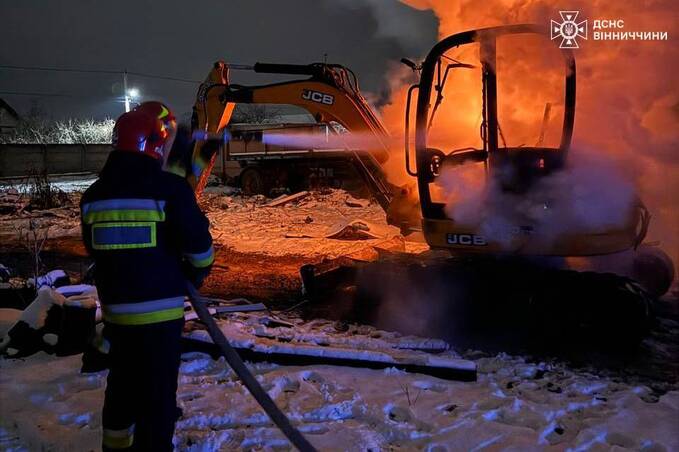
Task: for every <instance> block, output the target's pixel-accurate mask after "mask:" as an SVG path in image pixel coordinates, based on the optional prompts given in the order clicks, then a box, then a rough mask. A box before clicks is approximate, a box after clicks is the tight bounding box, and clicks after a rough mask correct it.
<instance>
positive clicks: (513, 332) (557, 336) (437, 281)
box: [303, 256, 653, 350]
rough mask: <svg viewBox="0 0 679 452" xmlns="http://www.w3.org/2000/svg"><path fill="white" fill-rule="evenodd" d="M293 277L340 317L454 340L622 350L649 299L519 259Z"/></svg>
mask: <svg viewBox="0 0 679 452" xmlns="http://www.w3.org/2000/svg"><path fill="white" fill-rule="evenodd" d="M324 265H326V268H327V266H328V264H327V263H326V264H324ZM303 275H304V277H303V279H305V287H314V288H315V289H316V290H314V291H310V292H309V294H308V295H309V297H311V298H313V299H315V300H316V301H318V302H321V303H332V304H333V305H337V304H338V303H339V305H342V304H344V306H345V309H344V310H343V309H337V312H344V313H345V316H346V317H347V319H349V320H354V321H360V322H365V323H370V324H373V325H375V326H377V327H379V328H382V329H391V330H397V331H400V332H402V333H404V334H427V335H430V336H437V337H441V338H443V339H446V340H449V341H450V342H451V343H453V344H455V345H458V346H467V347H474V346H478V345H479V344H480V343H483V344H484V345H486V344H490V345H491V346H495V345H497V346H504V345H506V344H540V346H544V347H545V348H548V349H550V350H554V349H555V348H561V347H563V348H573V347H575V348H577V347H580V346H583V347H591V346H598V347H602V348H629V347H634V346H636V345H637V344H639V342H640V341H641V340H642V339H643V338H644V336H645V335H646V334H647V333H648V331H649V329H650V327H651V325H652V322H653V312H652V298H651V297H650V296H649V295H648V294H647V292H646V291H645V290H644V289H643V288H642V287H641V286H640V285H639V284H637V283H636V282H634V281H633V280H631V279H629V278H627V277H623V276H619V275H615V274H612V273H595V272H579V271H574V270H568V269H563V268H558V267H554V266H547V265H544V263H541V262H536V261H533V260H530V259H528V258H515V257H512V258H491V257H482V258H479V257H454V258H445V259H440V258H439V259H429V258H420V257H412V256H408V257H406V256H396V257H391V258H386V259H382V260H381V261H378V262H372V263H360V262H347V261H346V260H344V261H342V262H341V263H339V264H338V265H337V266H336V267H335V268H333V269H332V270H330V271H326V272H325V273H324V272H323V270H322V269H314V268H308V267H307V268H305V269H304V271H303ZM310 275H311V276H310ZM324 279H325V280H327V281H328V282H329V283H328V284H323V280H324ZM348 304H350V305H351V307H350V308H349V309H347V308H346V306H347V305H348ZM339 305H338V306H339Z"/></svg>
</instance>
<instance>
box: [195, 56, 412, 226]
mask: <svg viewBox="0 0 679 452" xmlns="http://www.w3.org/2000/svg"><path fill="white" fill-rule="evenodd" d="M252 70H253V71H255V72H258V73H274V74H285V75H306V76H309V78H306V79H302V80H291V81H286V82H281V83H273V84H269V85H262V86H242V85H236V84H231V83H230V82H229V66H228V65H227V64H226V63H224V62H222V61H219V62H217V63H215V64H214V66H213V68H212V70H211V71H210V74H209V75H208V77H207V79H206V80H205V82H204V83H203V84H201V86H200V88H199V90H198V96H197V98H196V103H195V106H194V121H193V124H192V127H193V128H194V129H197V130H201V131H204V132H207V134H218V133H220V132H221V131H222V130H223V129H224V127H225V126H226V125H227V124H228V122H229V120H230V119H231V115H232V114H233V110H234V107H235V105H236V104H238V103H248V104H281V105H282V104H286V105H295V106H298V107H301V108H304V109H305V110H307V111H308V112H309V113H310V114H311V115H313V117H314V118H315V119H316V121H317V122H319V123H326V124H327V123H331V122H336V123H338V124H340V125H342V126H343V127H344V128H346V129H347V130H348V131H349V132H351V134H352V135H354V136H359V137H361V139H360V141H361V143H362V146H361V147H362V149H354V148H353V147H352V146H347V157H348V159H350V161H351V162H352V163H353V165H354V167H355V168H356V170H357V172H358V173H359V174H360V176H361V177H362V178H363V180H364V182H365V183H366V185H367V186H368V188H369V189H370V190H371V192H372V193H373V196H374V197H375V198H376V199H377V201H378V203H379V204H380V205H381V206H382V208H384V209H385V211H387V212H389V211H390V208H391V207H390V206H391V204H392V201H393V199H394V197H395V196H399V195H400V194H401V193H400V192H401V191H402V190H401V189H399V188H397V187H395V186H393V185H392V184H390V183H389V182H388V181H387V178H386V175H385V173H384V170H383V167H382V164H384V163H385V162H386V161H387V160H388V158H389V152H388V143H389V134H388V132H387V131H386V129H385V128H384V126H383V125H382V123H381V122H380V120H379V119H378V118H377V116H376V115H375V113H374V112H373V110H372V109H371V108H370V106H369V105H368V103H367V102H366V100H365V99H364V98H363V96H362V95H361V93H360V90H359V87H358V82H357V79H356V77H355V75H354V74H353V73H352V72H351V71H350V70H349V69H347V68H345V67H343V66H340V65H330V64H322V63H315V64H310V65H292V64H267V63H257V64H255V65H254V66H252ZM205 143H206V142H205V141H197V142H196V144H195V146H194V149H193V155H192V168H191V171H189V172H188V173H189V174H188V180H189V182H190V183H191V185H192V186H193V187H194V189H195V191H196V193H197V195H200V193H201V192H202V190H203V188H204V187H205V184H206V182H207V178H208V176H209V174H210V172H211V170H212V167H213V165H214V161H215V158H216V154H215V153H214V151H211V150H210V149H211V148H210V147H206V146H205ZM395 222H397V223H399V226H400V225H401V224H402V223H403V220H402V219H398V220H395Z"/></svg>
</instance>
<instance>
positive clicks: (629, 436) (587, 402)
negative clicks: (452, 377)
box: [0, 353, 679, 451]
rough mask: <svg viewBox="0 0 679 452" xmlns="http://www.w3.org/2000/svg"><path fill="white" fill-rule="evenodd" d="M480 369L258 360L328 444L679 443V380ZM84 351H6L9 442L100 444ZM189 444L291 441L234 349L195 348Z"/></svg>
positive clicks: (270, 384) (188, 385) (36, 446)
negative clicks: (244, 378)
mask: <svg viewBox="0 0 679 452" xmlns="http://www.w3.org/2000/svg"><path fill="white" fill-rule="evenodd" d="M477 364H478V365H479V367H480V370H481V372H480V375H479V380H478V381H477V382H474V383H462V382H454V381H445V380H440V379H437V378H433V377H428V376H423V375H417V374H406V373H404V372H400V371H396V370H393V369H386V370H368V369H354V368H341V367H334V366H313V368H311V367H281V366H275V365H269V364H257V365H254V366H251V369H252V370H253V371H254V372H255V374H256V375H257V378H258V379H259V381H260V383H261V384H262V385H263V386H264V388H265V389H266V390H267V391H268V392H269V394H270V395H271V396H272V398H273V399H274V400H275V401H276V403H277V404H278V405H279V406H280V407H281V408H282V409H283V410H284V411H285V412H286V413H287V415H288V416H289V417H290V419H291V420H292V422H293V423H294V424H296V425H297V426H298V427H299V428H300V429H301V431H302V432H303V433H304V434H305V435H306V436H307V438H308V439H309V440H310V441H311V442H312V443H313V444H314V445H315V446H316V447H317V448H318V449H319V450H338V451H340V450H342V451H343V450H394V449H399V450H428V451H445V450H450V451H453V450H482V449H488V450H501V449H502V450H505V449H511V450H627V449H630V450H645V451H672V450H679V434H678V432H677V419H679V391H672V392H669V393H667V394H664V395H661V396H659V397H658V396H656V395H654V394H653V393H652V392H651V390H650V389H649V388H647V387H645V386H628V385H626V384H624V383H617V382H614V381H611V380H607V379H601V378H599V377H597V376H595V375H593V374H589V373H576V372H573V371H571V370H568V369H565V368H563V367H561V366H559V365H558V364H544V363H542V364H538V365H534V364H528V363H525V362H524V361H523V360H522V359H519V358H512V357H508V356H504V355H500V356H497V357H493V358H482V359H480V360H478V362H477ZM79 366H80V358H79V356H72V357H68V358H55V357H53V356H49V355H46V354H43V353H40V354H38V355H35V356H33V357H30V358H27V359H26V360H22V361H9V360H3V361H0V369H1V370H2V372H1V376H0V394H1V395H0V406H1V407H2V408H1V412H0V414H1V416H0V419H1V420H0V427H1V428H2V430H1V431H0V446H2V447H4V448H6V449H12V448H14V449H13V450H22V449H21V448H22V447H23V448H25V449H24V450H26V449H27V450H55V451H58V450H90V449H93V450H96V449H97V447H98V444H99V438H100V429H101V421H100V412H99V410H100V405H101V403H102V399H103V389H104V385H105V372H101V373H97V374H91V375H82V374H79V373H78V369H79ZM178 403H179V405H180V406H181V407H182V409H183V411H184V415H183V417H182V418H181V419H180V420H179V421H178V423H177V428H176V434H175V445H176V447H177V449H178V450H192V451H211V450H241V449H246V450H248V449H258V448H271V449H279V448H280V449H288V446H287V443H286V442H285V440H284V439H283V437H282V435H281V433H280V432H279V431H278V430H277V429H276V428H275V427H273V425H272V424H271V422H270V421H269V420H268V418H267V417H266V416H265V415H264V414H263V412H261V410H260V409H259V408H258V407H257V405H256V404H255V402H254V400H253V399H252V398H251V396H250V395H249V394H248V393H247V391H246V390H245V388H244V387H243V386H242V385H241V384H240V383H239V382H238V381H237V380H235V377H234V374H233V372H232V371H230V370H229V369H228V366H227V365H226V364H225V363H224V361H223V360H221V359H220V360H218V361H214V360H212V359H210V358H209V356H207V355H203V354H201V353H190V354H185V355H184V356H183V361H182V366H181V372H180V378H179V391H178Z"/></svg>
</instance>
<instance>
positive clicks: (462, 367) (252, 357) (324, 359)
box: [182, 335, 476, 381]
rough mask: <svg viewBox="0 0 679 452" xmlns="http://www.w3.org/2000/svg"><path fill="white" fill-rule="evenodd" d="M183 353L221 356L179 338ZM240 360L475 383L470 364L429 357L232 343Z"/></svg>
mask: <svg viewBox="0 0 679 452" xmlns="http://www.w3.org/2000/svg"><path fill="white" fill-rule="evenodd" d="M182 340H183V343H184V347H185V349H186V351H200V352H204V353H208V354H209V355H210V356H212V357H213V358H215V359H217V358H218V357H219V356H221V352H220V350H219V347H218V346H217V345H215V344H214V343H213V342H211V341H210V340H209V338H206V339H202V338H198V337H196V336H195V335H193V336H192V337H186V336H184V337H183V338H182ZM232 346H233V348H234V349H235V350H236V351H237V352H238V354H239V355H240V357H241V358H242V359H243V360H245V361H250V362H270V363H275V364H281V365H288V366H313V365H332V366H345V367H359V368H366V369H387V368H391V367H393V368H396V369H399V370H403V371H405V372H413V373H420V374H425V375H431V376H434V377H438V378H443V379H446V380H459V381H476V364H475V363H474V362H473V361H468V360H465V359H455V358H443V357H439V356H433V355H429V356H428V358H427V359H426V360H425V359H418V358H414V359H412V360H408V359H394V358H393V357H392V356H390V355H389V354H387V353H381V352H378V351H357V350H349V349H342V348H336V347H321V346H311V345H304V346H295V345H289V344H276V345H275V346H262V347H258V346H257V345H256V344H252V345H251V346H249V347H246V346H243V345H242V344H239V343H238V341H234V342H232Z"/></svg>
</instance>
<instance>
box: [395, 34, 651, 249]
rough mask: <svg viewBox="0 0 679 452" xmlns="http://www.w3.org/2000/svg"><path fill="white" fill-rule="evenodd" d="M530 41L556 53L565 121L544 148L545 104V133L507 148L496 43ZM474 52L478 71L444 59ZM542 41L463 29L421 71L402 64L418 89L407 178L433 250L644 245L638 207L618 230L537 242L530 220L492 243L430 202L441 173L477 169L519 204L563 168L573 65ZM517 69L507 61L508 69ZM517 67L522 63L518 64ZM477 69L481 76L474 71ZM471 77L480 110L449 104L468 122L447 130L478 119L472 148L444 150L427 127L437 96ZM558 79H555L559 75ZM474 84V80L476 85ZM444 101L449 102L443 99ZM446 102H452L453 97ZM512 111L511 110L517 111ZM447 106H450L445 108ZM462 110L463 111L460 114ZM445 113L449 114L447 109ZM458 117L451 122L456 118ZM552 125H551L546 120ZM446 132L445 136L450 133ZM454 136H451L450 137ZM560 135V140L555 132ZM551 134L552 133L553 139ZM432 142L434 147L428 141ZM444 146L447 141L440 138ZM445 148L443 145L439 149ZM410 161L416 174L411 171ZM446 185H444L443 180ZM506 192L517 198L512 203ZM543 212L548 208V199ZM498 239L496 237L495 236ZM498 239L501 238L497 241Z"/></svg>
mask: <svg viewBox="0 0 679 452" xmlns="http://www.w3.org/2000/svg"><path fill="white" fill-rule="evenodd" d="M527 34H528V35H532V38H538V41H539V42H540V45H542V46H546V47H548V51H550V52H552V53H556V54H557V55H558V54H560V58H558V59H559V60H561V62H560V63H559V64H560V65H562V66H561V67H562V70H561V73H562V78H563V85H562V86H563V100H562V101H561V100H559V101H558V103H559V105H558V108H559V111H561V114H562V117H563V121H562V123H561V124H560V131H559V130H558V129H557V134H556V135H560V137H556V139H555V137H554V136H551V138H552V140H551V141H552V143H554V144H551V145H545V143H544V142H545V137H544V133H545V131H544V124H545V123H546V122H547V121H548V120H549V116H550V110H551V107H552V105H551V104H550V103H547V104H546V105H545V109H544V119H543V130H542V131H540V133H539V134H536V140H535V142H534V144H532V143H531V144H528V145H527V144H526V143H519V144H513V143H508V142H507V140H506V139H505V133H503V128H502V127H503V125H504V124H501V118H499V116H498V99H500V98H501V96H503V95H504V94H505V93H503V92H501V93H499V92H498V86H499V84H500V83H499V82H498V73H497V68H498V61H499V60H498V41H500V40H502V39H511V38H512V36H513V35H527ZM470 45H476V46H478V61H479V62H480V68H479V67H477V66H475V65H472V64H468V63H466V62H462V61H459V60H457V59H456V58H453V57H451V56H450V53H452V51H455V52H457V53H459V51H460V49H461V48H463V47H464V46H470ZM555 47H556V46H554V44H553V43H552V42H550V40H549V37H548V36H544V34H543V32H542V30H541V28H540V27H538V26H536V25H530V24H525V25H511V26H500V27H492V28H485V29H479V30H472V31H466V32H463V33H458V34H455V35H452V36H450V37H448V38H446V39H444V40H442V41H440V42H439V43H438V44H437V45H436V46H434V47H433V48H432V50H431V51H430V52H429V54H428V55H427V57H426V59H425V60H424V62H423V63H422V65H421V66H417V65H415V64H414V63H411V62H408V61H405V63H406V64H408V65H409V66H411V67H412V68H413V69H416V70H419V71H420V80H419V83H418V84H416V85H413V86H412V87H411V88H410V90H409V92H408V98H407V107H406V134H405V137H406V138H405V146H406V148H405V158H406V170H407V172H408V173H409V174H410V175H411V176H413V177H416V178H417V184H418V191H419V199H420V204H421V210H422V218H423V219H422V227H423V233H424V236H425V239H426V240H427V242H428V243H429V245H430V246H431V247H433V248H444V249H450V250H451V251H454V252H458V253H519V254H530V255H558V256H582V255H598V254H606V253H612V252H617V251H621V250H625V249H628V248H631V247H634V246H635V245H638V244H639V243H640V242H641V240H642V239H643V235H644V234H645V230H646V226H647V215H646V213H645V210H644V209H643V207H641V206H639V207H635V209H633V212H632V213H631V214H630V215H629V218H628V221H626V223H625V224H624V225H619V226H616V227H608V228H606V229H600V228H599V229H592V230H585V229H580V228H578V230H577V231H565V232H564V233H563V234H560V235H559V236H558V237H556V238H555V239H549V240H546V239H544V237H541V234H542V231H541V230H540V228H539V226H536V225H535V224H532V223H531V221H530V218H520V219H518V220H517V223H516V224H507V225H503V226H504V228H505V229H506V230H503V231H501V234H499V235H498V237H495V236H493V234H490V235H489V234H488V231H487V230H484V228H483V227H482V225H480V224H474V223H473V222H472V223H470V222H469V221H463V220H462V219H460V218H455V217H453V216H451V210H452V211H454V210H455V209H450V208H447V207H449V203H447V202H446V201H445V200H444V201H439V200H437V199H436V192H437V186H438V185H440V184H439V183H440V182H442V180H441V179H442V177H443V175H444V173H445V171H446V168H452V167H466V166H470V165H476V166H477V167H479V166H480V167H482V168H483V169H482V172H481V173H480V174H479V175H477V176H476V177H477V178H479V177H480V178H483V179H484V181H483V183H484V184H485V185H486V186H487V187H490V186H493V187H494V189H495V190H501V191H502V192H505V193H508V194H509V195H510V196H508V197H507V199H510V200H514V199H515V200H516V201H517V202H520V199H519V197H521V196H525V195H526V194H527V193H529V192H531V191H535V190H540V181H541V180H542V179H543V178H544V177H545V176H547V175H549V174H552V173H554V172H556V171H559V170H561V169H563V168H564V166H565V165H566V163H567V157H568V152H569V148H570V144H571V137H572V134H573V123H574V119H575V100H576V95H575V94H576V66H575V59H574V57H573V54H572V52H571V51H570V50H567V49H557V48H555ZM513 63H518V62H512V61H510V62H509V64H513ZM522 64H523V63H522ZM478 69H480V71H479V70H478ZM470 70H472V71H474V70H476V72H478V73H480V79H481V80H480V84H477V85H476V86H477V87H478V88H480V91H481V93H480V98H481V101H480V102H479V103H478V104H474V105H473V106H474V107H480V108H479V109H480V112H478V114H479V117H477V116H476V114H477V112H469V113H468V114H467V113H466V112H464V110H463V109H464V108H465V107H467V108H468V109H469V110H472V109H473V108H470V104H469V103H466V104H465V103H464V102H460V103H459V108H457V107H458V105H455V107H456V108H457V110H456V113H455V114H460V111H462V113H463V114H464V115H466V116H464V117H463V116H460V118H461V120H460V121H458V123H457V124H453V125H452V126H450V125H448V126H447V127H448V129H453V128H455V127H456V126H457V125H458V124H459V123H461V122H464V118H466V117H469V118H472V119H473V118H477V120H478V122H480V127H479V129H478V135H479V137H480V139H479V140H478V144H476V145H473V146H467V147H462V148H458V149H445V148H444V147H442V146H441V139H440V137H438V140H437V137H435V136H434V133H433V132H432V124H433V123H434V122H435V121H436V120H438V118H437V114H438V115H441V111H440V110H439V107H440V106H441V104H442V102H443V90H444V88H445V86H446V82H448V84H450V80H449V76H450V75H451V74H452V73H454V72H456V71H470ZM557 75H558V74H557ZM477 83H478V82H477ZM502 86H503V87H504V88H507V89H506V91H509V92H510V93H511V91H512V90H513V89H514V90H515V86H513V81H512V80H511V79H510V80H502ZM416 92H417V103H416V109H415V134H414V135H415V140H414V143H415V156H414V159H413V158H412V157H411V152H410V140H411V138H412V137H411V134H410V122H411V121H410V106H411V103H412V102H411V101H412V100H413V97H414V94H415V93H416ZM448 97H450V96H448ZM446 101H447V102H452V103H455V102H456V101H458V99H457V98H455V97H454V96H453V99H452V100H449V99H448V98H447V99H446ZM515 107H516V106H515ZM448 108H450V106H449V107H448ZM461 109H462V110H461ZM449 111H450V110H449ZM456 117H457V116H456ZM552 123H554V121H552ZM462 125H464V124H462ZM448 131H450V130H448ZM450 132H451V133H453V132H454V131H450ZM558 132H560V134H559V133H558ZM552 135H555V134H552ZM435 141H437V142H436V143H434V142H435ZM444 141H445V140H444ZM446 145H447V144H446V143H444V146H446ZM412 160H414V163H415V165H414V168H413V165H412V163H413V162H412ZM443 182H444V183H445V181H443ZM511 194H514V195H516V197H515V198H511ZM474 208H475V209H477V210H478V211H479V212H483V211H484V209H487V208H488V206H487V205H483V204H480V205H477V206H476V207H474ZM543 208H544V209H550V208H551V206H550V205H549V203H548V202H547V201H545V203H544V207H543ZM494 232H495V233H497V231H494ZM500 236H501V237H500Z"/></svg>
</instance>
